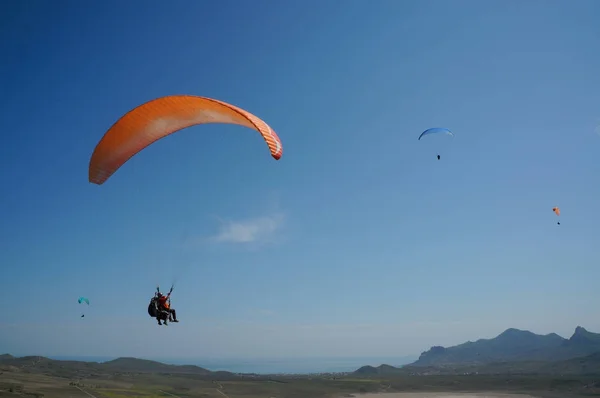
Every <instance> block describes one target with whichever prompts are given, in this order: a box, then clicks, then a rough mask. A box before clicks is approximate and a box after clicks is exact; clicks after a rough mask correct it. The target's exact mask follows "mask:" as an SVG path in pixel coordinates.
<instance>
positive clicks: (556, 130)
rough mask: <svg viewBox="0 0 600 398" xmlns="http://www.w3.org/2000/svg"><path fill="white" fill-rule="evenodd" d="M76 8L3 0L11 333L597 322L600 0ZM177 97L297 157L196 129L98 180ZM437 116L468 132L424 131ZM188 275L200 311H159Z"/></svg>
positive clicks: (106, 350)
mask: <svg viewBox="0 0 600 398" xmlns="http://www.w3.org/2000/svg"><path fill="white" fill-rule="evenodd" d="M59 3H60V6H59ZM59 3H51V2H43V1H29V2H17V1H12V2H6V3H3V4H2V9H1V12H0V15H1V16H0V18H1V23H0V29H1V30H2V31H1V33H2V34H1V35H0V37H1V39H0V40H1V41H0V51H1V53H2V54H4V56H5V57H4V59H5V61H3V62H2V64H1V65H0V87H1V91H2V94H3V95H2V97H1V99H0V101H1V109H2V111H1V112H0V122H1V126H2V129H1V131H2V133H1V134H2V139H3V145H2V146H0V162H1V163H0V164H1V168H0V184H1V185H2V187H3V191H2V195H1V196H0V218H1V219H2V222H1V223H0V245H1V246H0V247H1V251H0V264H1V265H2V266H1V268H0V281H2V289H3V301H4V304H5V305H6V306H7V307H8V308H9V315H10V316H9V317H5V318H4V320H3V321H2V323H0V352H11V353H14V354H18V355H23V354H42V355H109V356H126V355H133V356H144V357H165V356H171V357H202V356H212V357H256V356H270V357H299V356H317V355H319V356H322V355H325V356H362V355H364V356H378V355H381V356H399V355H410V354H418V353H419V352H421V351H423V350H425V349H427V348H428V347H429V346H431V345H437V344H442V345H450V344H456V343H460V342H463V341H465V340H469V339H471V340H474V339H477V338H480V337H491V336H494V335H496V334H498V333H500V332H501V331H502V330H504V329H506V328H508V327H518V328H525V329H530V330H532V331H534V332H538V333H547V332H551V331H554V332H558V333H559V334H562V335H564V336H567V337H568V336H569V335H570V333H572V331H573V330H574V328H575V326H576V325H583V326H585V327H587V328H589V329H590V330H595V331H600V320H599V318H598V316H597V305H598V300H600V292H599V291H598V289H597V284H596V281H597V280H598V278H599V277H600V269H599V268H598V266H597V265H598V255H599V249H598V246H597V244H598V243H599V242H600V228H599V227H598V225H600V224H599V223H600V212H598V209H597V203H598V197H599V195H600V185H599V184H598V175H599V173H600V162H599V161H598V157H597V155H598V150H599V149H600V134H599V133H598V126H599V125H600V90H598V87H600V75H599V74H598V70H600V53H599V52H598V51H597V49H598V48H599V47H600V25H599V24H598V21H597V15H599V13H600V3H598V2H597V1H594V0H589V1H586V0H580V1H577V2H567V1H563V2H558V1H541V0H540V1H526V2H525V1H509V2H507V1H487V2H480V1H476V0H473V1H454V2H448V1H443V0H439V1H425V0H415V1H395V0H389V1H387V0H381V1H378V2H369V4H368V5H367V4H366V3H365V2H364V1H358V0H357V1H354V0H347V1H344V2H343V6H342V4H341V3H340V2H339V1H334V0H330V1H321V0H319V1H317V0H315V1H307V2H296V3H293V4H292V3H290V2H273V1H257V2H239V1H233V0H231V1H220V2H218V3H215V2H213V3H209V2H198V1H180V2H175V3H169V4H167V3H164V2H158V1H152V2H148V1H133V0H132V1H128V2H117V1H108V0H107V1H102V2H92V3H86V4H85V5H84V4H83V3H81V2H77V1H62V2H59ZM6 60H8V62H7V61H6ZM170 94H194V95H202V96H208V97H213V98H218V99H221V100H224V101H227V102H230V103H233V104H235V105H238V106H241V107H243V108H245V109H247V110H249V111H250V112H253V113H255V114H256V115H258V116H259V117H261V118H263V119H264V120H266V121H267V122H268V123H269V124H270V125H271V126H272V127H273V128H274V129H275V130H276V131H277V132H278V134H279V136H280V137H281V139H282V141H283V144H284V155H283V157H282V159H281V160H280V161H279V162H276V161H274V160H273V159H272V158H271V157H270V156H269V153H268V150H267V148H266V145H265V144H264V141H263V140H262V139H261V138H260V136H258V135H257V134H256V133H255V132H253V131H252V130H249V129H245V128H243V127H239V126H228V125H206V126H197V127H192V128H189V129H187V130H184V131H181V132H180V133H178V134H174V135H173V136H171V137H168V138H166V139H164V140H161V141H160V142H158V143H156V144H155V145H153V146H151V147H149V148H147V149H146V150H145V151H144V152H142V153H140V154H139V155H138V156H136V157H134V158H133V159H132V160H131V161H130V162H128V163H127V164H126V165H125V166H124V167H122V168H121V169H120V170H119V171H118V172H117V173H116V174H115V175H113V177H112V178H111V179H110V180H109V181H108V182H107V183H106V184H104V185H102V186H96V185H92V184H89V183H88V182H87V166H88V162H89V158H90V156H91V153H92V151H93V149H94V146H95V145H96V143H97V142H98V141H99V140H100V138H101V137H102V135H103V134H104V132H105V131H106V130H107V129H108V128H109V127H110V126H111V125H112V124H113V123H114V122H115V121H116V120H117V119H118V118H119V117H120V116H121V115H122V114H123V113H125V112H127V111H128V110H130V109H132V108H134V107H135V106H137V105H140V104H142V103H144V102H146V101H148V100H150V99H153V98H156V97H160V96H164V95H170ZM437 126H443V127H448V128H450V129H452V131H454V133H455V134H456V137H455V138H454V140H451V139H450V140H448V139H446V138H448V137H441V136H437V137H426V138H428V139H425V138H424V139H423V140H422V141H417V137H418V135H419V134H420V133H421V132H422V131H423V130H424V129H426V128H429V127H437ZM438 151H440V152H441V155H442V159H441V160H440V161H437V160H436V159H435V155H436V154H437V153H438ZM555 205H559V206H560V207H561V209H562V215H561V219H562V225H561V226H557V225H556V217H555V216H554V215H553V213H552V212H551V208H552V207H553V206H555ZM216 237H218V239H216ZM173 281H176V289H175V292H174V296H173V306H174V307H175V308H176V309H177V310H178V314H179V317H180V318H181V323H179V324H178V325H172V326H169V327H166V328H165V327H163V328H159V327H157V325H156V324H155V322H154V321H153V320H152V319H150V318H149V317H148V315H147V313H146V306H147V302H148V299H149V298H150V297H151V295H152V294H153V290H154V287H155V286H156V284H160V285H161V286H163V287H164V288H168V287H169V285H170V284H171V283H172V282H173ZM80 295H85V296H87V297H89V298H90V301H91V306H90V308H89V310H88V311H87V316H86V318H83V319H81V318H79V311H80V309H79V305H78V304H77V302H76V300H77V298H78V297H79V296H80ZM159 338H160V339H164V338H166V339H168V340H169V345H157V344H155V343H156V341H157V339H159Z"/></svg>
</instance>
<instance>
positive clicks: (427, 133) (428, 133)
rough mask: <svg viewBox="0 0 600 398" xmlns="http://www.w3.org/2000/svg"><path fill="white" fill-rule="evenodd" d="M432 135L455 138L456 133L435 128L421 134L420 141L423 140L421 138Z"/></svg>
mask: <svg viewBox="0 0 600 398" xmlns="http://www.w3.org/2000/svg"><path fill="white" fill-rule="evenodd" d="M430 134H446V135H450V136H452V137H454V133H453V132H452V131H450V130H448V129H447V128H443V127H434V128H430V129H427V130H425V131H423V132H422V133H421V135H420V136H419V141H420V140H421V137H423V136H426V135H430Z"/></svg>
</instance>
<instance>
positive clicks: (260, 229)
mask: <svg viewBox="0 0 600 398" xmlns="http://www.w3.org/2000/svg"><path fill="white" fill-rule="evenodd" d="M284 221H285V217H284V215H283V214H282V213H274V214H271V215H268V216H262V217H256V218H251V219H246V220H239V221H233V220H223V219H220V220H219V223H220V225H219V230H218V232H217V233H216V234H215V235H214V236H212V237H211V239H210V240H211V241H212V242H215V243H267V242H272V241H273V240H274V238H275V237H276V234H277V232H278V231H279V230H280V229H281V227H282V226H283V223H284Z"/></svg>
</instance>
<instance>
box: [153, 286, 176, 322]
mask: <svg viewBox="0 0 600 398" xmlns="http://www.w3.org/2000/svg"><path fill="white" fill-rule="evenodd" d="M172 292H173V286H171V290H169V294H168V295H167V296H168V297H169V299H168V300H169V308H170V307H171V293H172ZM159 293H160V288H159V287H158V286H157V287H156V293H154V297H152V298H151V299H150V304H148V315H150V316H151V317H152V318H157V319H158V320H159V321H161V320H162V321H164V322H167V319H169V311H167V310H165V309H164V308H161V306H160V303H159V302H158V295H159Z"/></svg>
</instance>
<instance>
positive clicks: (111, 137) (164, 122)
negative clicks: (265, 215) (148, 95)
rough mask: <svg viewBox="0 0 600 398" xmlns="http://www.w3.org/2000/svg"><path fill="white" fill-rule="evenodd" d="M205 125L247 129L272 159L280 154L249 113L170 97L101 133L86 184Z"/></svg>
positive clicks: (148, 104) (208, 101)
mask: <svg viewBox="0 0 600 398" xmlns="http://www.w3.org/2000/svg"><path fill="white" fill-rule="evenodd" d="M206 123H227V124H237V125H240V126H245V127H248V128H251V129H253V130H255V131H257V132H258V133H259V134H260V135H261V136H262V138H263V139H264V140H265V141H266V143H267V146H268V147H269V151H270V152H271V156H272V157H273V158H274V159H275V160H279V159H280V158H281V155H282V154H283V145H282V143H281V140H280V139H279V137H278V136H277V134H276V133H275V132H274V131H273V130H272V129H271V127H269V125H268V124H267V123H265V122H264V121H263V120H261V119H259V118H258V117H256V116H254V115H253V114H251V113H250V112H248V111H245V110H243V109H241V108H238V107H236V106H234V105H231V104H228V103H226V102H223V101H219V100H216V99H211V98H206V97H197V96H193V95H171V96H167V97H161V98H157V99H155V100H152V101H149V102H146V103H145V104H142V105H140V106H138V107H137V108H135V109H133V110H131V111H129V112H128V113H126V114H125V115H124V116H123V117H121V119H119V120H118V121H117V122H116V123H115V124H114V125H113V126H112V127H111V128H110V129H109V130H108V131H107V132H106V134H104V137H102V139H101V140H100V142H99V143H98V145H97V146H96V148H95V149H94V153H93V154H92V158H91V159H90V165H89V181H90V182H91V183H94V184H98V185H101V184H103V183H104V182H105V181H106V180H107V179H108V178H109V177H110V176H111V175H113V174H114V173H115V172H116V171H117V170H118V169H119V167H121V166H122V165H123V164H125V163H126V162H127V161H128V160H129V159H130V158H131V157H133V156H134V155H135V154H137V153H138V152H140V151H142V150H143V149H144V148H146V147H147V146H149V145H151V144H152V143H154V142H155V141H158V140H159V139H161V138H164V137H166V136H168V135H169V134H172V133H174V132H176V131H179V130H181V129H184V128H186V127H190V126H194V125H197V124H206Z"/></svg>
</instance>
